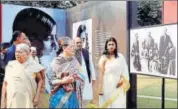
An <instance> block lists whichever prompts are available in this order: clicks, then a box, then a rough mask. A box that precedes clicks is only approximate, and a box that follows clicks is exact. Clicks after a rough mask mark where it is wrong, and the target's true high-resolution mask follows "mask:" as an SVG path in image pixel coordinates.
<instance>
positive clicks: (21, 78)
mask: <svg viewBox="0 0 178 109" xmlns="http://www.w3.org/2000/svg"><path fill="white" fill-rule="evenodd" d="M41 70H42V67H41V66H40V65H39V64H36V63H34V62H33V61H32V60H30V59H28V60H27V61H26V62H25V63H24V64H20V63H19V62H18V61H17V60H15V61H10V62H9V63H8V65H7V67H6V73H5V78H4V81H6V82H7V99H6V100H7V101H6V105H7V108H34V106H33V98H34V97H35V95H36V90H37V84H36V81H35V77H36V73H38V72H40V71H41Z"/></svg>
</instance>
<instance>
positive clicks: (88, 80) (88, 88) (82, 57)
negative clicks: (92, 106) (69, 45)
mask: <svg viewBox="0 0 178 109" xmlns="http://www.w3.org/2000/svg"><path fill="white" fill-rule="evenodd" d="M75 45H76V53H75V56H76V58H77V60H78V61H79V63H80V64H81V66H82V71H83V72H82V73H83V74H84V76H85V84H84V90H83V100H84V104H83V105H84V107H86V105H87V104H88V103H89V101H91V100H92V99H93V82H94V81H95V80H96V75H95V69H94V64H93V62H92V58H91V56H89V53H88V51H87V50H86V49H83V48H82V40H81V38H80V37H76V38H75ZM87 67H88V70H87ZM89 73H90V74H89Z"/></svg>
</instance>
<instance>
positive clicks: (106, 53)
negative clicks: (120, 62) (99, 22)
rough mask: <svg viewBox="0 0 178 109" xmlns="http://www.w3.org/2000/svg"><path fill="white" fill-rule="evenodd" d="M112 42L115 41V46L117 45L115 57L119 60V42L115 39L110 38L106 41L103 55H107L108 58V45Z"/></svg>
mask: <svg viewBox="0 0 178 109" xmlns="http://www.w3.org/2000/svg"><path fill="white" fill-rule="evenodd" d="M110 41H113V42H114V43H115V45H116V48H115V50H114V55H115V58H117V57H118V53H117V48H118V47H117V41H116V39H115V38H114V37H110V38H109V39H107V40H106V43H105V47H104V48H105V49H104V52H103V55H106V56H107V57H108V56H109V51H108V49H107V45H108V43H109V42H110Z"/></svg>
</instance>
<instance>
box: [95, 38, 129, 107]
mask: <svg viewBox="0 0 178 109" xmlns="http://www.w3.org/2000/svg"><path fill="white" fill-rule="evenodd" d="M99 69H100V75H99V81H100V83H99V95H100V97H99V105H100V106H102V105H104V104H105V102H107V100H108V99H110V98H111V95H112V94H113V93H115V91H117V88H120V89H121V90H120V92H118V93H120V96H118V97H117V99H115V100H114V101H112V102H111V103H110V104H109V105H108V106H107V107H105V108H126V93H125V92H126V90H127V89H128V86H129V74H128V67H127V64H126V61H125V58H124V56H123V55H122V54H121V53H117V41H116V39H115V38H113V37H111V38H109V39H108V40H107V41H106V44H105V51H104V53H103V56H101V58H100V60H99Z"/></svg>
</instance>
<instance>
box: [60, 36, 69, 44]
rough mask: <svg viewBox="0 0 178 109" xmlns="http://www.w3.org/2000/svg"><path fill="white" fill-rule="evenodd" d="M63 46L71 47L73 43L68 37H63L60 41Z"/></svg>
mask: <svg viewBox="0 0 178 109" xmlns="http://www.w3.org/2000/svg"><path fill="white" fill-rule="evenodd" d="M59 41H60V42H61V45H70V44H71V43H72V39H71V38H70V37H68V36H65V37H61V38H60V40H59Z"/></svg>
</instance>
